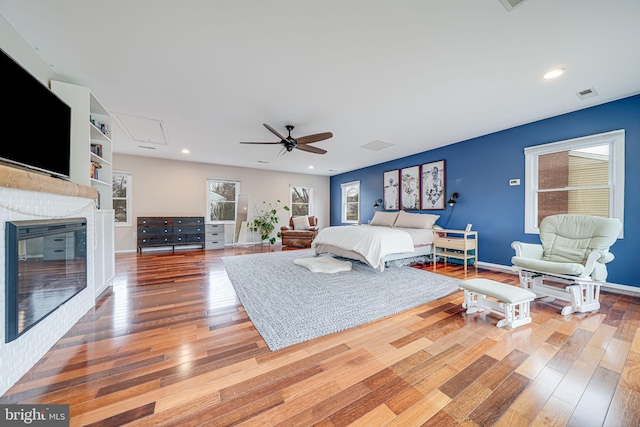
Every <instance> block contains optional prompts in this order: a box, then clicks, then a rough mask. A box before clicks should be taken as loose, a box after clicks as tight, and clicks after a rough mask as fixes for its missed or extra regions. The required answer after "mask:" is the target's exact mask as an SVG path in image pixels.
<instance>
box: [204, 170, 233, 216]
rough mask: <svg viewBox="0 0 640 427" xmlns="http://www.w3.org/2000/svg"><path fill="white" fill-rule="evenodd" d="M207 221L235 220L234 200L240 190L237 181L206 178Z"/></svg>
mask: <svg viewBox="0 0 640 427" xmlns="http://www.w3.org/2000/svg"><path fill="white" fill-rule="evenodd" d="M207 189H208V195H207V210H208V213H207V221H208V222H219V221H235V220H236V200H237V196H238V193H239V192H240V183H239V182H238V181H229V180H221V179H209V180H207Z"/></svg>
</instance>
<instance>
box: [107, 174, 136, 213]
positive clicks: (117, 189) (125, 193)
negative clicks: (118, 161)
mask: <svg viewBox="0 0 640 427" xmlns="http://www.w3.org/2000/svg"><path fill="white" fill-rule="evenodd" d="M111 179H112V181H111V182H112V187H111V188H112V189H113V209H114V211H115V220H116V225H131V173H130V172H116V171H114V172H113V174H112V178H111Z"/></svg>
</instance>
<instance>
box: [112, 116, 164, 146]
mask: <svg viewBox="0 0 640 427" xmlns="http://www.w3.org/2000/svg"><path fill="white" fill-rule="evenodd" d="M114 117H115V118H116V119H117V120H118V123H119V124H120V126H121V127H122V130H124V131H125V132H126V133H127V135H129V137H130V138H131V139H132V140H134V141H137V142H142V143H145V144H156V145H168V144H169V138H168V136H167V131H166V125H165V124H164V122H161V121H160V120H155V119H147V118H144V117H138V116H131V115H128V114H122V113H114Z"/></svg>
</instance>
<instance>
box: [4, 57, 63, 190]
mask: <svg viewBox="0 0 640 427" xmlns="http://www.w3.org/2000/svg"><path fill="white" fill-rule="evenodd" d="M0 72H1V74H2V80H3V81H4V83H5V87H4V89H3V90H2V96H1V97H0V100H1V101H0V102H2V114H0V129H2V134H3V135H4V137H3V138H2V139H3V141H2V142H0V162H2V163H8V164H11V165H16V166H20V167H23V168H28V169H32V170H35V171H38V172H41V173H46V174H49V175H52V176H56V177H60V178H65V179H68V178H69V168H70V153H71V108H70V107H69V106H68V105H67V104H65V103H64V102H63V101H62V100H61V99H60V98H58V96H57V95H56V94H54V93H53V92H52V91H51V90H49V88H47V87H46V86H45V85H43V84H42V83H40V81H39V80H38V79H36V78H35V77H33V76H32V75H31V73H29V72H28V71H27V70H25V69H24V68H22V66H20V64H18V63H17V62H16V61H14V60H13V58H11V57H10V56H9V55H7V54H6V53H5V52H4V51H2V50H1V49H0Z"/></svg>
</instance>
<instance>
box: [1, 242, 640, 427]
mask: <svg viewBox="0 0 640 427" xmlns="http://www.w3.org/2000/svg"><path fill="white" fill-rule="evenodd" d="M274 248H275V249H274V250H280V248H278V247H274ZM261 249H262V248H259V247H257V248H248V249H226V250H219V251H176V252H175V253H172V252H156V253H145V254H125V255H117V257H116V269H117V273H116V279H115V282H114V285H113V288H112V289H111V290H108V291H106V292H105V294H104V295H103V296H101V298H100V299H99V301H98V304H97V306H96V307H95V309H94V310H91V311H90V312H88V313H87V314H86V315H85V316H84V317H83V318H82V320H81V321H80V322H79V323H78V324H76V325H75V326H74V327H73V329H72V330H71V331H69V333H67V334H66V335H65V336H64V337H63V338H62V339H61V340H60V341H59V342H58V343H57V344H56V345H55V346H54V347H53V348H51V350H50V351H49V352H48V353H47V354H46V355H45V357H43V358H42V360H41V361H40V362H39V363H38V364H37V365H36V366H35V367H34V368H33V369H31V371H30V372H29V373H27V374H26V375H25V376H24V377H23V378H22V379H21V380H20V381H19V382H18V383H17V384H16V385H15V386H14V387H12V388H11V390H9V392H7V393H6V394H5V395H4V396H3V397H2V398H0V403H48V404H54V403H65V404H69V405H70V411H71V425H77V426H80V425H83V426H84V425H89V426H122V425H128V426H196V425H205V426H225V425H236V424H239V425H243V426H275V425H277V426H311V425H313V426H347V425H351V426H383V425H384V426H421V425H424V426H455V425H464V426H476V425H477V426H490V425H497V426H529V425H531V426H538V425H554V426H564V425H571V426H600V425H606V426H637V425H638V423H639V420H640V330H639V329H638V327H639V326H640V298H638V297H637V296H636V295H623V294H616V293H605V292H603V294H602V298H601V304H602V307H601V309H600V311H599V312H597V313H591V314H577V315H570V316H561V315H560V313H559V307H560V305H558V304H556V303H555V302H554V301H548V300H542V301H540V300H538V301H536V302H534V303H533V304H532V318H533V322H532V323H531V324H529V325H526V326H522V327H520V328H517V329H514V330H509V329H498V328H496V327H495V324H496V322H497V320H498V318H497V317H494V316H493V315H486V314H472V315H469V316H467V315H466V314H465V312H464V311H463V309H462V308H461V302H462V292H461V291H457V292H455V293H454V294H452V295H449V296H447V297H445V298H442V299H440V300H437V301H433V302H430V303H427V304H424V305H422V306H419V307H417V308H415V309H412V310H408V311H406V312H403V313H400V314H398V315H395V316H390V317H387V318H384V319H381V320H378V321H375V322H371V323H368V324H366V325H362V326H360V327H357V328H352V329H349V330H346V331H343V332H340V333H336V334H332V335H329V336H326V337H322V338H318V339H315V340H312V341H308V342H305V343H301V344H297V345H294V346H292V347H288V348H285V349H283V350H279V351H277V352H270V351H269V349H268V348H267V347H266V345H265V343H264V341H263V340H262V338H261V337H260V335H259V334H258V332H257V331H256V329H255V328H254V327H253V325H252V323H251V321H250V319H249V318H248V317H247V315H246V313H245V312H244V310H243V308H242V306H241V305H240V304H239V302H238V301H237V300H236V297H235V294H234V292H233V288H232V287H231V285H230V283H229V280H228V279H227V277H226V273H225V272H224V267H223V264H222V260H221V258H220V257H221V256H228V255H236V254H237V255H241V254H243V253H251V252H256V251H260V250H261ZM262 250H264V249H262ZM423 268H427V269H429V270H432V269H433V267H431V266H426V267H423ZM436 271H437V272H438V273H440V274H446V275H448V276H453V277H458V278H464V277H485V278H490V279H494V280H498V281H501V282H504V283H509V284H514V285H515V284H517V276H514V275H510V274H507V273H499V272H492V271H487V270H479V271H476V270H475V269H474V268H470V269H469V272H468V273H467V275H466V276H465V273H464V271H463V269H462V267H461V266H455V265H451V264H449V265H448V266H447V267H444V266H442V265H438V266H437V268H436ZM389 285H390V286H393V284H392V283H390V284H389Z"/></svg>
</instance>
